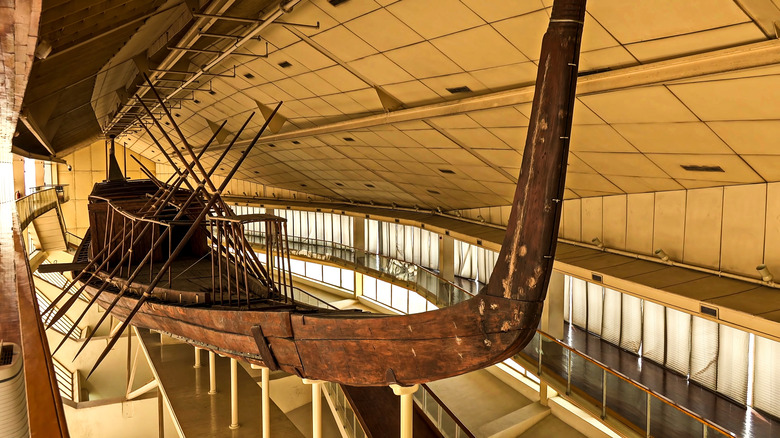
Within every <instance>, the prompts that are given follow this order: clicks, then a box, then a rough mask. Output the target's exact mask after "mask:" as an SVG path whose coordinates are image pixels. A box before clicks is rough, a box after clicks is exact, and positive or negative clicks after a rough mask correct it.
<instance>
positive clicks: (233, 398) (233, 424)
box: [230, 357, 238, 429]
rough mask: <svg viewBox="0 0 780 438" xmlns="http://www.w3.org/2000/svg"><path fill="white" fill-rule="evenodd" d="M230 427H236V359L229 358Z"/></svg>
mask: <svg viewBox="0 0 780 438" xmlns="http://www.w3.org/2000/svg"><path fill="white" fill-rule="evenodd" d="M230 428H231V429H238V361H236V360H235V359H233V358H232V357H231V358H230Z"/></svg>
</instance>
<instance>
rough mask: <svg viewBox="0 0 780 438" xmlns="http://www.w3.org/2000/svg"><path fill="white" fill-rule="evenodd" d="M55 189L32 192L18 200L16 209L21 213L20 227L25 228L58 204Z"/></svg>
mask: <svg viewBox="0 0 780 438" xmlns="http://www.w3.org/2000/svg"><path fill="white" fill-rule="evenodd" d="M58 205H59V204H58V200H57V193H56V191H55V189H53V188H52V189H46V190H41V191H39V192H35V193H32V194H30V195H27V196H25V197H24V198H21V199H17V200H16V211H17V212H18V213H19V229H20V230H24V229H25V228H27V226H29V225H30V223H31V222H32V221H33V220H35V219H36V218H37V217H38V216H40V215H42V214H44V213H46V212H47V211H49V210H51V209H52V208H57V206H58Z"/></svg>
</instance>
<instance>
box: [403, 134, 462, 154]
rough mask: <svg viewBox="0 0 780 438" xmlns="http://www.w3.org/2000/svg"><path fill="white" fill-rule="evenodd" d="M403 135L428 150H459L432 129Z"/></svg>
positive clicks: (455, 145) (450, 141)
mask: <svg viewBox="0 0 780 438" xmlns="http://www.w3.org/2000/svg"><path fill="white" fill-rule="evenodd" d="M404 133H405V134H406V135H408V136H409V137H411V138H412V139H413V140H414V141H416V142H417V143H420V144H421V145H423V146H424V147H426V148H428V149H441V148H444V149H448V150H450V149H460V148H459V147H458V145H457V144H455V143H453V142H452V140H450V139H449V138H447V137H445V136H444V135H442V134H440V133H439V132H438V131H436V130H433V129H421V130H416V129H415V130H409V131H404Z"/></svg>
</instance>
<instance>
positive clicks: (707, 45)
mask: <svg viewBox="0 0 780 438" xmlns="http://www.w3.org/2000/svg"><path fill="white" fill-rule="evenodd" d="M764 40H766V36H765V35H764V32H762V31H761V29H759V28H758V26H756V25H755V24H754V23H752V22H750V23H742V24H736V25H733V26H727V27H722V28H717V29H711V30H708V31H704V32H696V33H691V34H685V35H679V36H675V37H669V38H663V39H658V40H651V41H642V42H638V43H633V44H629V45H627V46H625V47H626V48H627V49H628V51H629V52H631V54H633V55H634V56H635V57H636V58H637V59H639V60H640V61H641V62H643V63H645V62H652V61H658V60H661V59H668V58H672V57H676V56H681V55H687V54H691V53H702V52H707V51H711V50H716V49H722V48H726V47H733V46H737V45H740V44H747V43H752V42H757V41H764Z"/></svg>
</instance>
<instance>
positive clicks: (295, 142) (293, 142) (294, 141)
mask: <svg viewBox="0 0 780 438" xmlns="http://www.w3.org/2000/svg"><path fill="white" fill-rule="evenodd" d="M292 144H301V142H299V141H298V140H293V141H292Z"/></svg>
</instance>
